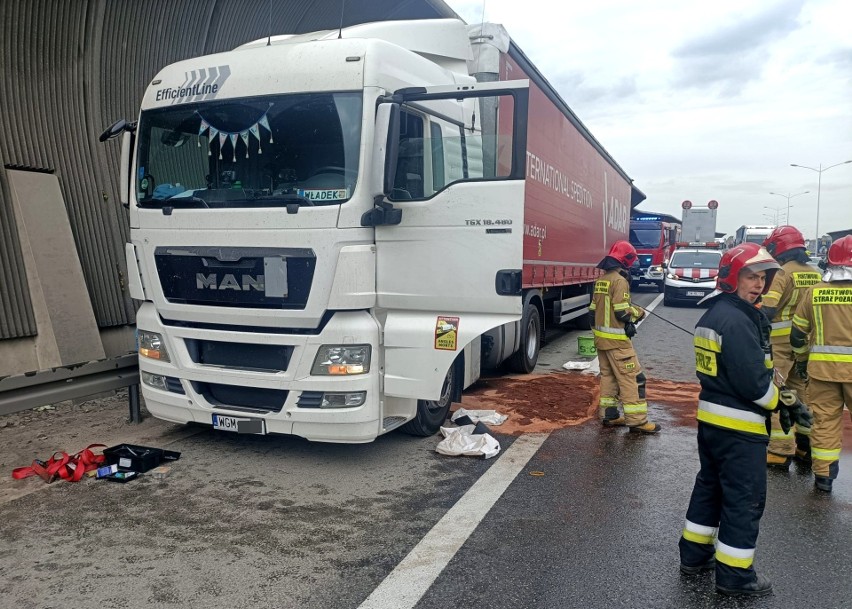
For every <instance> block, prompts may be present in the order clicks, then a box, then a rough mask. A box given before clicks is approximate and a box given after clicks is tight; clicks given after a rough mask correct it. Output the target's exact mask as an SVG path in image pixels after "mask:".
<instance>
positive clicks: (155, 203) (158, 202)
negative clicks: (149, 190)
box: [138, 196, 210, 215]
mask: <svg viewBox="0 0 852 609" xmlns="http://www.w3.org/2000/svg"><path fill="white" fill-rule="evenodd" d="M138 203H139V205H140V206H141V207H154V208H161V209H164V210H165V208H167V207H168V208H172V209H173V208H175V207H189V208H198V207H204V208H209V207H210V206H209V205H208V204H207V201H205V200H204V199H202V198H201V197H196V196H191V197H169V198H167V199H153V198H150V197H149V198H147V199H140V200H139V202H138ZM199 203H200V205H199ZM184 204H188V205H184ZM167 215H168V214H167Z"/></svg>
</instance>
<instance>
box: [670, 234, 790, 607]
mask: <svg viewBox="0 0 852 609" xmlns="http://www.w3.org/2000/svg"><path fill="white" fill-rule="evenodd" d="M778 268H779V266H778V263H777V262H775V260H774V259H773V258H772V256H771V255H770V254H769V252H767V251H766V250H765V249H764V248H762V247H760V246H758V245H757V244H755V243H743V244H741V245H738V246H736V247H734V248H731V249H730V250H728V251H727V252H725V254H724V255H723V256H722V259H721V261H720V262H719V274H718V276H717V278H716V290H715V291H714V292H712V293H711V294H710V295H709V296H707V297H706V298H705V300H708V299H709V300H710V302H711V306H710V309H709V310H708V311H707V312H706V313H705V314H704V315H703V316H702V317H701V319H700V320H699V322H698V324H697V325H696V327H695V337H694V346H695V368H696V374H697V375H698V380H699V381H700V383H701V392H700V394H699V397H698V400H699V401H698V415H697V418H698V457H699V460H700V462H701V469H700V470H699V472H698V475H697V476H696V478H695V487H694V488H693V491H692V496H691V497H690V500H689V508H688V509H687V512H686V526H685V527H684V530H683V536H682V537H681V539H680V543H679V547H680V562H681V564H680V569H681V572H682V573H684V574H686V575H695V574H698V573H700V572H701V571H703V570H708V569H714V568H715V570H716V590H717V591H719V592H721V593H723V594H730V595H750V596H762V595H765V594H769V593H770V592H771V591H772V584H771V583H770V582H769V580H768V579H767V578H766V577H764V576H762V575H758V574H757V573H756V572H755V570H754V567H753V565H752V563H753V561H754V550H755V545H756V543H757V534H758V524H759V522H760V518H761V516H762V515H763V507H764V504H765V501H766V445H767V443H768V441H769V415H770V413H771V412H772V411H773V410H775V408H776V407H777V406H778V404H779V401H778V398H779V388H778V386H777V385H776V383H775V374H774V371H773V365H772V355H771V347H770V344H769V333H770V325H769V320H768V319H767V318H766V316H765V315H764V314H763V313H761V312H760V310H758V309H757V308H756V307H755V306H754V305H755V302H756V301H757V299H758V298H760V296H761V294H763V293H765V292H766V289H767V286H768V285H769V283H770V282H771V280H772V275H774V273H775V272H776V271H777V269H778Z"/></svg>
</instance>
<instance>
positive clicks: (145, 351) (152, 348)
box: [137, 330, 171, 362]
mask: <svg viewBox="0 0 852 609" xmlns="http://www.w3.org/2000/svg"><path fill="white" fill-rule="evenodd" d="M137 340H138V343H139V355H142V356H144V357H149V358H151V359H155V360H159V361H161V362H170V361H171V360H170V359H169V352H168V351H166V345H165V343H163V337H162V336H160V335H159V334H157V333H156V332H148V331H147V330H139V331H138V333H137Z"/></svg>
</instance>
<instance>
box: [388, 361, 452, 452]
mask: <svg viewBox="0 0 852 609" xmlns="http://www.w3.org/2000/svg"><path fill="white" fill-rule="evenodd" d="M456 367H457V366H456V364H455V363H454V364H453V365H452V366H450V370H449V371H448V372H447V376H446V377H444V384H443V385H442V386H441V397H440V398H438V399H437V400H417V414H416V415H415V416H414V418H413V419H411V420H410V421H409V422H408V423H406V424H405V425H403V426H402V427H400V429H401V430H402V431H403V432H404V433H407V434H409V435H412V436H422V437H428V436H433V435H435V434H436V433H438V430H439V429H440V428H441V425H442V424H443V423H444V421H446V420H447V415H448V414H449V412H450V406H452V404H453V395H454V394H455V389H456V378H457V376H456V372H457V371H456Z"/></svg>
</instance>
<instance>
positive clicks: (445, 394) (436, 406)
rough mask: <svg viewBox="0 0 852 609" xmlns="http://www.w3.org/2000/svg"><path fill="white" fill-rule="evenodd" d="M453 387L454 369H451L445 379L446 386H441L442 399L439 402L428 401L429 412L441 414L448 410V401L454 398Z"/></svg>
mask: <svg viewBox="0 0 852 609" xmlns="http://www.w3.org/2000/svg"><path fill="white" fill-rule="evenodd" d="M452 386H453V369H452V368H450V371H449V372H448V373H447V376H446V378H444V384H443V385H442V386H441V397H440V398H438V399H437V400H427V401H426V408H427V410H429V412H439V411H441V410H443V409H444V408H446V406H447V403H448V401H449V400H450V399H451V397H452V395H451V394H452Z"/></svg>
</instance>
